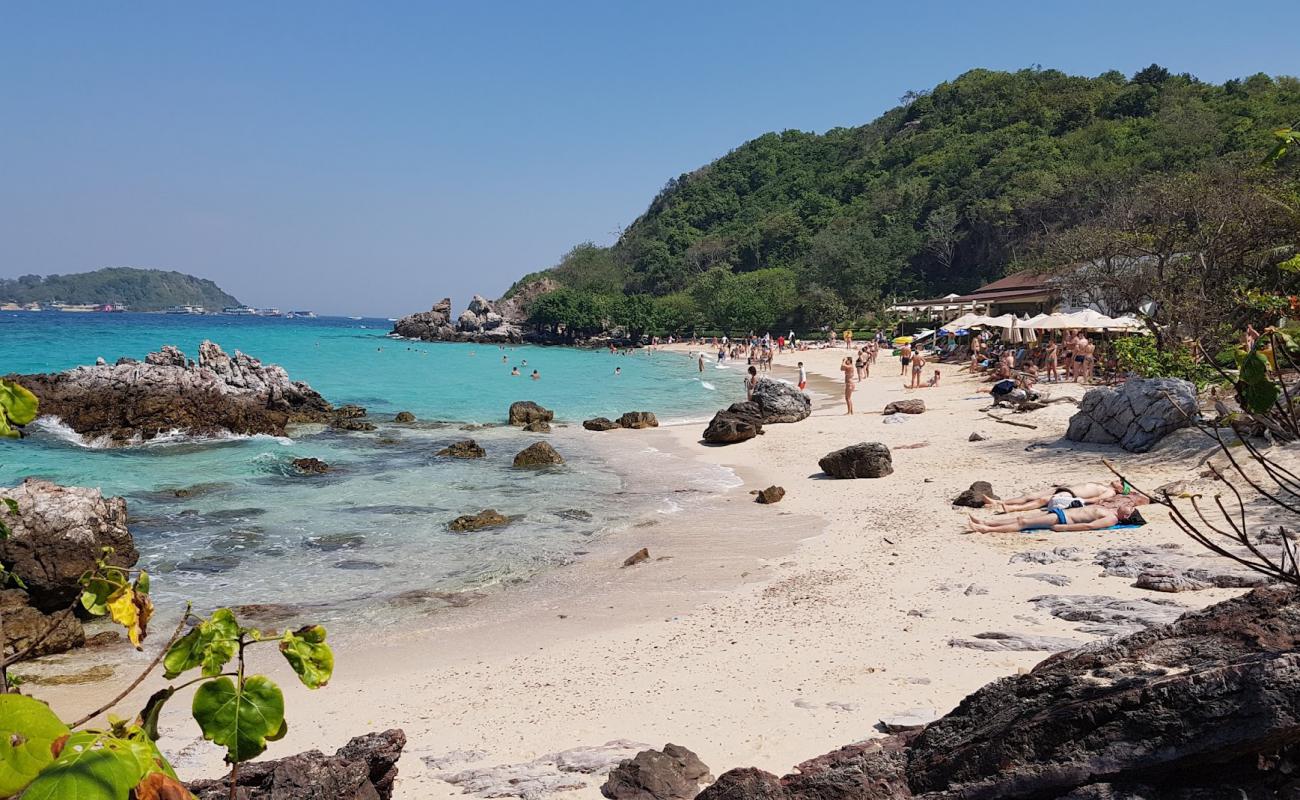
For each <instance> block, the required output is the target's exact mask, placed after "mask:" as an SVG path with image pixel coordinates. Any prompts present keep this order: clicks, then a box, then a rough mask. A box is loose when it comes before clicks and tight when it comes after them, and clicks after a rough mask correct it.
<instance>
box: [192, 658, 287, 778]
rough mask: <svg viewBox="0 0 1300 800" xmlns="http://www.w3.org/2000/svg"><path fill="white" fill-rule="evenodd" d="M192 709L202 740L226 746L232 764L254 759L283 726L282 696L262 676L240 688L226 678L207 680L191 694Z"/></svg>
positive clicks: (278, 690)
mask: <svg viewBox="0 0 1300 800" xmlns="http://www.w3.org/2000/svg"><path fill="white" fill-rule="evenodd" d="M192 710H193V712H194V720H195V721H196V722H198V723H199V728H200V729H202V731H203V738H205V739H210V740H211V741H212V742H213V743H214V744H218V745H220V746H222V747H225V748H226V761H227V762H228V763H231V764H237V763H239V762H241V761H247V760H249V759H250V758H255V757H257V756H258V755H259V754H261V752H262V751H263V750H265V749H266V741H267V739H268V738H269V737H271V736H274V735H275V734H277V733H279V732H280V729H281V726H283V725H284V695H283V694H282V693H281V692H280V687H278V686H276V685H275V683H273V682H272V681H271V679H270V678H267V677H266V676H264V675H254V676H253V677H251V678H248V679H247V680H245V681H244V685H243V688H242V689H241V688H240V687H239V686H237V685H236V684H235V682H234V681H232V680H231V679H230V678H226V677H221V678H215V679H213V680H210V681H207V682H206V683H204V684H202V685H200V686H199V689H198V691H197V692H195V693H194V703H193V706H192Z"/></svg>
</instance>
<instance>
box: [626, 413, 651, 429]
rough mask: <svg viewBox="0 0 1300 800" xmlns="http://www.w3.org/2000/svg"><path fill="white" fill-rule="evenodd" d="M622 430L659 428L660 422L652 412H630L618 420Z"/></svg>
mask: <svg viewBox="0 0 1300 800" xmlns="http://www.w3.org/2000/svg"><path fill="white" fill-rule="evenodd" d="M618 426H619V427H620V428H633V429H641V428H658V427H659V420H658V419H657V418H656V417H655V415H654V414H653V413H652V412H650V411H628V412H627V413H625V414H624V415H623V416H621V417H619V418H618Z"/></svg>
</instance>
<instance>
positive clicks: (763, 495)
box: [754, 486, 785, 505]
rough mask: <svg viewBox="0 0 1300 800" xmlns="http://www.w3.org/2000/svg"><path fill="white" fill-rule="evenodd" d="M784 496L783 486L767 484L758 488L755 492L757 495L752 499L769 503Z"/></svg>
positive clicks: (776, 501)
mask: <svg viewBox="0 0 1300 800" xmlns="http://www.w3.org/2000/svg"><path fill="white" fill-rule="evenodd" d="M784 497H785V489H784V488H782V487H780V486H769V487H767V488H766V489H759V490H758V492H757V496H756V497H755V498H754V501H755V502H758V503H763V504H765V505H771V504H773V503H779V502H781V500H782V498H784Z"/></svg>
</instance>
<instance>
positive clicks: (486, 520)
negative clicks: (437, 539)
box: [447, 508, 510, 533]
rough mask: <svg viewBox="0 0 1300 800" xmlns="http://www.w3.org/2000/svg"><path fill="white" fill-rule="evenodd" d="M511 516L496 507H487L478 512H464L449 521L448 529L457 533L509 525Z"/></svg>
mask: <svg viewBox="0 0 1300 800" xmlns="http://www.w3.org/2000/svg"><path fill="white" fill-rule="evenodd" d="M509 524H510V518H509V517H507V516H506V515H505V514H502V513H501V512H499V511H497V510H496V509H495V508H485V509H483V510H482V511H480V512H478V513H477V514H463V515H461V516H459V517H456V518H455V519H453V520H452V521H451V522H449V523H447V530H450V531H455V532H456V533H469V532H471V531H481V530H483V529H484V528H495V527H499V526H501V525H509Z"/></svg>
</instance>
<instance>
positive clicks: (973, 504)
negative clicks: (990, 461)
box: [952, 481, 1000, 508]
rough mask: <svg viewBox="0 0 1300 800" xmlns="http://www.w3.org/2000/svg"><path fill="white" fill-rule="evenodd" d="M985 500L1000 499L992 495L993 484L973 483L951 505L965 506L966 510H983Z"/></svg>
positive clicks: (985, 482)
mask: <svg viewBox="0 0 1300 800" xmlns="http://www.w3.org/2000/svg"><path fill="white" fill-rule="evenodd" d="M985 498H987V499H989V500H998V499H1000V498H999V497H998V496H997V495H996V494H994V493H993V484H991V483H989V482H988V481H975V482H974V483H972V484H971V485H970V488H969V489H967V490H966V491H964V492H962V493H961V494H959V495H957V497H956V498H954V499H953V501H952V504H953V505H955V506H965V507H966V508H983V507H984V500H985Z"/></svg>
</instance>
